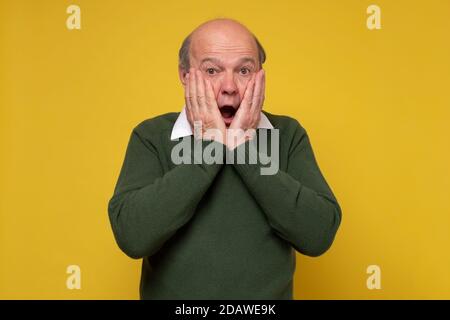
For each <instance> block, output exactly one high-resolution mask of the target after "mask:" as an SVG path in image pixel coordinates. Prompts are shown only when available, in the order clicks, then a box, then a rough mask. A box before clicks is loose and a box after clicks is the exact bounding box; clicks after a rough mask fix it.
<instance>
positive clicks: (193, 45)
mask: <svg viewBox="0 0 450 320" xmlns="http://www.w3.org/2000/svg"><path fill="white" fill-rule="evenodd" d="M208 52H211V53H220V52H223V53H224V54H227V53H232V52H240V53H245V54H248V55H255V56H256V59H257V63H258V64H259V66H261V65H262V64H263V63H264V61H265V60H266V54H265V51H264V48H263V47H262V46H261V44H260V43H259V41H258V39H257V38H256V37H255V36H254V35H253V34H252V33H251V32H250V30H248V29H247V27H245V26H244V25H243V24H241V23H239V22H237V21H235V20H232V19H214V20H210V21H207V22H205V23H203V24H201V25H200V26H198V27H197V28H196V29H195V30H194V31H192V33H191V34H190V35H189V36H188V37H187V38H186V39H185V40H184V41H183V44H182V46H181V48H180V51H179V66H180V68H181V69H182V70H184V71H186V72H187V71H188V70H189V68H190V66H191V61H192V59H193V58H194V59H195V57H199V56H200V55H202V54H205V53H208Z"/></svg>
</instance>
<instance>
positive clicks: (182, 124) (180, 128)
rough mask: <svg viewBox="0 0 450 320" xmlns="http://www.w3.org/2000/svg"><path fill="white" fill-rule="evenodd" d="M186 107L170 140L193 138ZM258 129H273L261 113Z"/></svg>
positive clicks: (176, 122) (174, 127) (175, 125)
mask: <svg viewBox="0 0 450 320" xmlns="http://www.w3.org/2000/svg"><path fill="white" fill-rule="evenodd" d="M185 109H186V106H183V110H181V112H180V115H179V116H178V118H177V120H176V121H175V124H174V125H173V128H172V134H171V135H170V140H176V139H179V138H182V137H186V136H191V135H192V134H193V133H192V128H191V125H190V124H189V121H188V119H187V116H186V110H185ZM258 128H264V129H273V125H272V124H271V123H270V121H269V119H268V118H267V116H266V115H265V114H264V113H262V112H261V118H260V120H259V124H258Z"/></svg>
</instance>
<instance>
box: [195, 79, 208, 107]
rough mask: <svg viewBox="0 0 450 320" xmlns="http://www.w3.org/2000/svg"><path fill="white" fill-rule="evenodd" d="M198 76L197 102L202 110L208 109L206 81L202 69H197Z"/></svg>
mask: <svg viewBox="0 0 450 320" xmlns="http://www.w3.org/2000/svg"><path fill="white" fill-rule="evenodd" d="M196 78H197V103H198V107H199V109H200V111H201V112H206V111H207V105H206V96H205V82H204V80H203V76H202V73H201V71H200V70H197V71H196Z"/></svg>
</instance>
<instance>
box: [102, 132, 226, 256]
mask: <svg viewBox="0 0 450 320" xmlns="http://www.w3.org/2000/svg"><path fill="white" fill-rule="evenodd" d="M193 141H194V143H202V142H201V140H196V139H195V140H193ZM204 143H206V144H207V145H209V144H218V146H219V147H221V146H223V145H222V144H220V143H218V142H215V141H205V142H204ZM220 168H221V164H211V165H207V164H193V163H192V164H180V165H178V166H176V167H175V168H173V169H172V170H170V171H169V172H166V173H165V174H163V170H162V167H161V164H160V161H159V157H158V153H157V151H156V149H155V147H154V146H153V145H152V144H151V143H149V142H148V141H147V140H145V139H143V138H142V136H141V135H140V134H139V131H138V130H136V129H134V130H133V132H132V134H131V138H130V140H129V143H128V147H127V151H126V155H125V160H124V163H123V165H122V169H121V172H120V175H119V179H118V181H117V184H116V187H115V190H114V194H113V197H112V198H111V199H110V201H109V204H108V213H109V219H110V223H111V226H112V230H113V233H114V237H115V239H116V242H117V244H118V245H119V247H120V248H121V249H122V251H123V252H124V253H126V254H127V255H128V256H130V257H132V258H135V259H138V258H142V257H145V256H152V255H153V254H154V253H156V252H157V251H158V249H159V248H161V246H162V245H163V244H164V242H166V241H167V240H168V239H169V238H170V237H171V236H173V235H174V234H175V232H176V231H177V230H178V229H179V228H180V227H182V226H183V225H184V224H185V223H187V222H188V221H189V219H190V218H191V217H192V216H193V215H194V212H195V208H196V206H197V204H198V203H199V202H200V200H201V199H202V196H203V195H204V194H205V192H206V191H207V190H208V188H209V186H210V185H211V183H212V182H213V180H214V178H215V176H216V174H217V173H218V171H219V170H220Z"/></svg>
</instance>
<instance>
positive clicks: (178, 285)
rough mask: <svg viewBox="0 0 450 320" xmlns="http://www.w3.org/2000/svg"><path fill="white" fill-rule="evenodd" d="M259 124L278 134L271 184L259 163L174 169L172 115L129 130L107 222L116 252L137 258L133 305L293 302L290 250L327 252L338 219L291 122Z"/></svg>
mask: <svg viewBox="0 0 450 320" xmlns="http://www.w3.org/2000/svg"><path fill="white" fill-rule="evenodd" d="M264 114H265V115H266V116H267V117H268V118H269V120H270V122H271V123H272V125H273V126H274V127H275V128H276V129H279V141H280V146H279V170H278V172H277V173H276V174H274V175H261V171H260V169H261V166H264V165H263V164H262V163H261V162H260V161H258V163H257V164H248V163H247V164H242V163H241V164H238V163H235V164H227V163H225V164H217V163H214V164H211V165H208V164H205V163H200V164H184V163H183V164H178V165H175V164H173V162H172V160H171V152H172V148H173V147H174V146H175V145H176V144H178V143H179V141H171V140H170V134H171V130H172V127H173V125H174V123H175V120H176V118H177V116H178V113H168V114H164V115H161V116H158V117H156V118H153V119H148V120H145V121H143V122H142V123H141V124H139V125H138V126H137V127H136V128H135V129H134V130H133V132H132V134H131V138H130V141H129V144H128V148H127V152H126V155H125V160H124V163H123V166H122V170H121V172H120V176H119V179H118V182H117V185H116V188H115V191H114V195H113V197H112V198H111V200H110V201H109V206H108V212H109V218H110V222H111V226H112V230H113V232H114V236H115V239H116V241H117V243H118V245H119V247H120V248H121V249H122V250H123V251H124V252H125V253H126V254H127V255H128V256H130V257H132V258H136V259H138V258H143V264H142V274H141V283H140V296H141V298H142V299H292V298H293V274H294V271H295V264H296V263H295V262H296V260H295V251H294V249H295V250H297V251H299V252H300V253H302V254H305V255H308V256H318V255H321V254H322V253H324V252H325V251H326V250H327V249H328V248H329V247H330V246H331V244H332V242H333V239H334V237H335V234H336V231H337V229H338V227H339V224H340V221H341V210H340V207H339V205H338V203H337V201H336V199H335V197H334V195H333V193H332V191H331V190H330V188H329V186H328V185H327V183H326V181H325V179H324V177H323V176H322V174H321V172H320V170H319V167H318V165H317V163H316V161H315V158H314V154H313V151H312V149H311V144H310V141H309V138H308V135H307V133H306V132H305V130H304V129H303V127H302V126H301V125H300V124H299V123H298V122H297V121H296V120H294V119H292V118H289V117H286V116H279V115H273V114H270V113H268V112H264ZM262 130H266V131H267V134H268V136H269V138H271V134H270V131H271V130H269V129H258V130H257V134H258V137H259V136H260V134H261V131H262ZM191 138H192V139H191ZM189 139H191V140H192V143H197V144H201V146H202V147H203V148H205V147H206V146H207V145H209V144H216V146H220V147H222V148H223V150H224V156H225V155H226V153H227V152H234V155H235V156H236V157H237V155H238V154H239V152H240V151H244V152H245V155H246V156H248V155H249V147H251V146H253V144H251V142H246V143H245V144H241V145H240V146H239V147H237V148H236V149H235V150H234V151H229V150H228V149H227V148H226V147H224V146H223V145H221V144H220V143H218V142H215V141H198V140H196V139H194V138H193V136H191V137H190V138H189ZM269 143H271V139H269ZM269 146H270V144H269ZM257 149H258V151H260V152H262V151H261V150H260V149H259V147H257ZM267 150H270V147H269V148H267ZM191 157H192V155H191ZM236 159H237V158H236Z"/></svg>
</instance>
